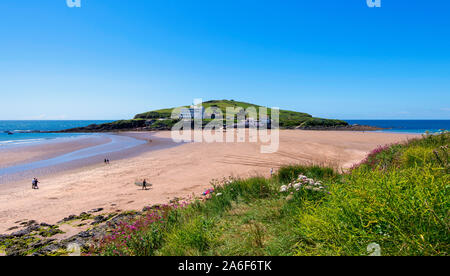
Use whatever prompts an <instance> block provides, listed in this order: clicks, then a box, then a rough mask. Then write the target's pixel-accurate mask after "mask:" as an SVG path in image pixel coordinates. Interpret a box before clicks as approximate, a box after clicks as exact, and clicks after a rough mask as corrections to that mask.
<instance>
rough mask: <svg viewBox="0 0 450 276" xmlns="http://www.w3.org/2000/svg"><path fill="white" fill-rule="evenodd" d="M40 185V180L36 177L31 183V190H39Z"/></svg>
mask: <svg viewBox="0 0 450 276" xmlns="http://www.w3.org/2000/svg"><path fill="white" fill-rule="evenodd" d="M38 183H39V181H38V179H37V178H36V177H35V178H33V180H32V181H31V188H32V189H39V187H38Z"/></svg>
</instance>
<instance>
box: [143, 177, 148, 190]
mask: <svg viewBox="0 0 450 276" xmlns="http://www.w3.org/2000/svg"><path fill="white" fill-rule="evenodd" d="M142 190H147V180H145V179H144V181H142Z"/></svg>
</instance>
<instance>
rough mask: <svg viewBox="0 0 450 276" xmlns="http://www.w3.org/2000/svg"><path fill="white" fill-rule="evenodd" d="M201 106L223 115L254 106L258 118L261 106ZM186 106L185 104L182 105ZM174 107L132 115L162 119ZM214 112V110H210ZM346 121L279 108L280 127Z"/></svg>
mask: <svg viewBox="0 0 450 276" xmlns="http://www.w3.org/2000/svg"><path fill="white" fill-rule="evenodd" d="M202 106H203V107H204V108H205V110H207V109H208V108H211V109H212V110H214V109H219V110H220V111H221V112H222V114H223V116H225V114H227V112H226V111H227V108H235V109H236V108H242V109H244V110H246V109H247V108H249V107H254V108H256V112H257V114H255V118H256V119H258V118H259V111H258V108H259V107H261V106H259V105H255V104H250V103H245V102H238V101H233V100H213V101H208V102H204V103H202ZM184 107H187V106H184ZM173 109H174V108H169V109H161V110H155V111H150V112H145V113H141V114H138V115H136V116H135V117H134V119H147V120H148V119H164V118H166V119H167V118H170V117H171V114H172V110H173ZM236 111H237V110H236ZM212 113H214V112H212ZM236 113H237V112H235V114H236ZM268 116H269V117H270V116H271V110H270V109H269V108H268ZM347 125H348V123H347V122H344V121H340V120H328V119H320V118H313V117H312V116H311V115H309V114H307V113H301V112H295V111H288V110H280V127H281V128H295V127H298V126H302V127H320V126H322V127H334V126H347Z"/></svg>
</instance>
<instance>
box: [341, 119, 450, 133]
mask: <svg viewBox="0 0 450 276" xmlns="http://www.w3.org/2000/svg"><path fill="white" fill-rule="evenodd" d="M345 121H346V122H348V123H349V124H359V125H367V126H375V127H380V128H384V129H383V130H379V131H377V132H394V133H413V134H423V133H427V132H429V133H440V132H443V131H450V120H345Z"/></svg>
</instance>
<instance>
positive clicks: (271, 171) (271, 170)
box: [270, 168, 273, 176]
mask: <svg viewBox="0 0 450 276" xmlns="http://www.w3.org/2000/svg"><path fill="white" fill-rule="evenodd" d="M272 175H273V168H271V169H270V176H272Z"/></svg>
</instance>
